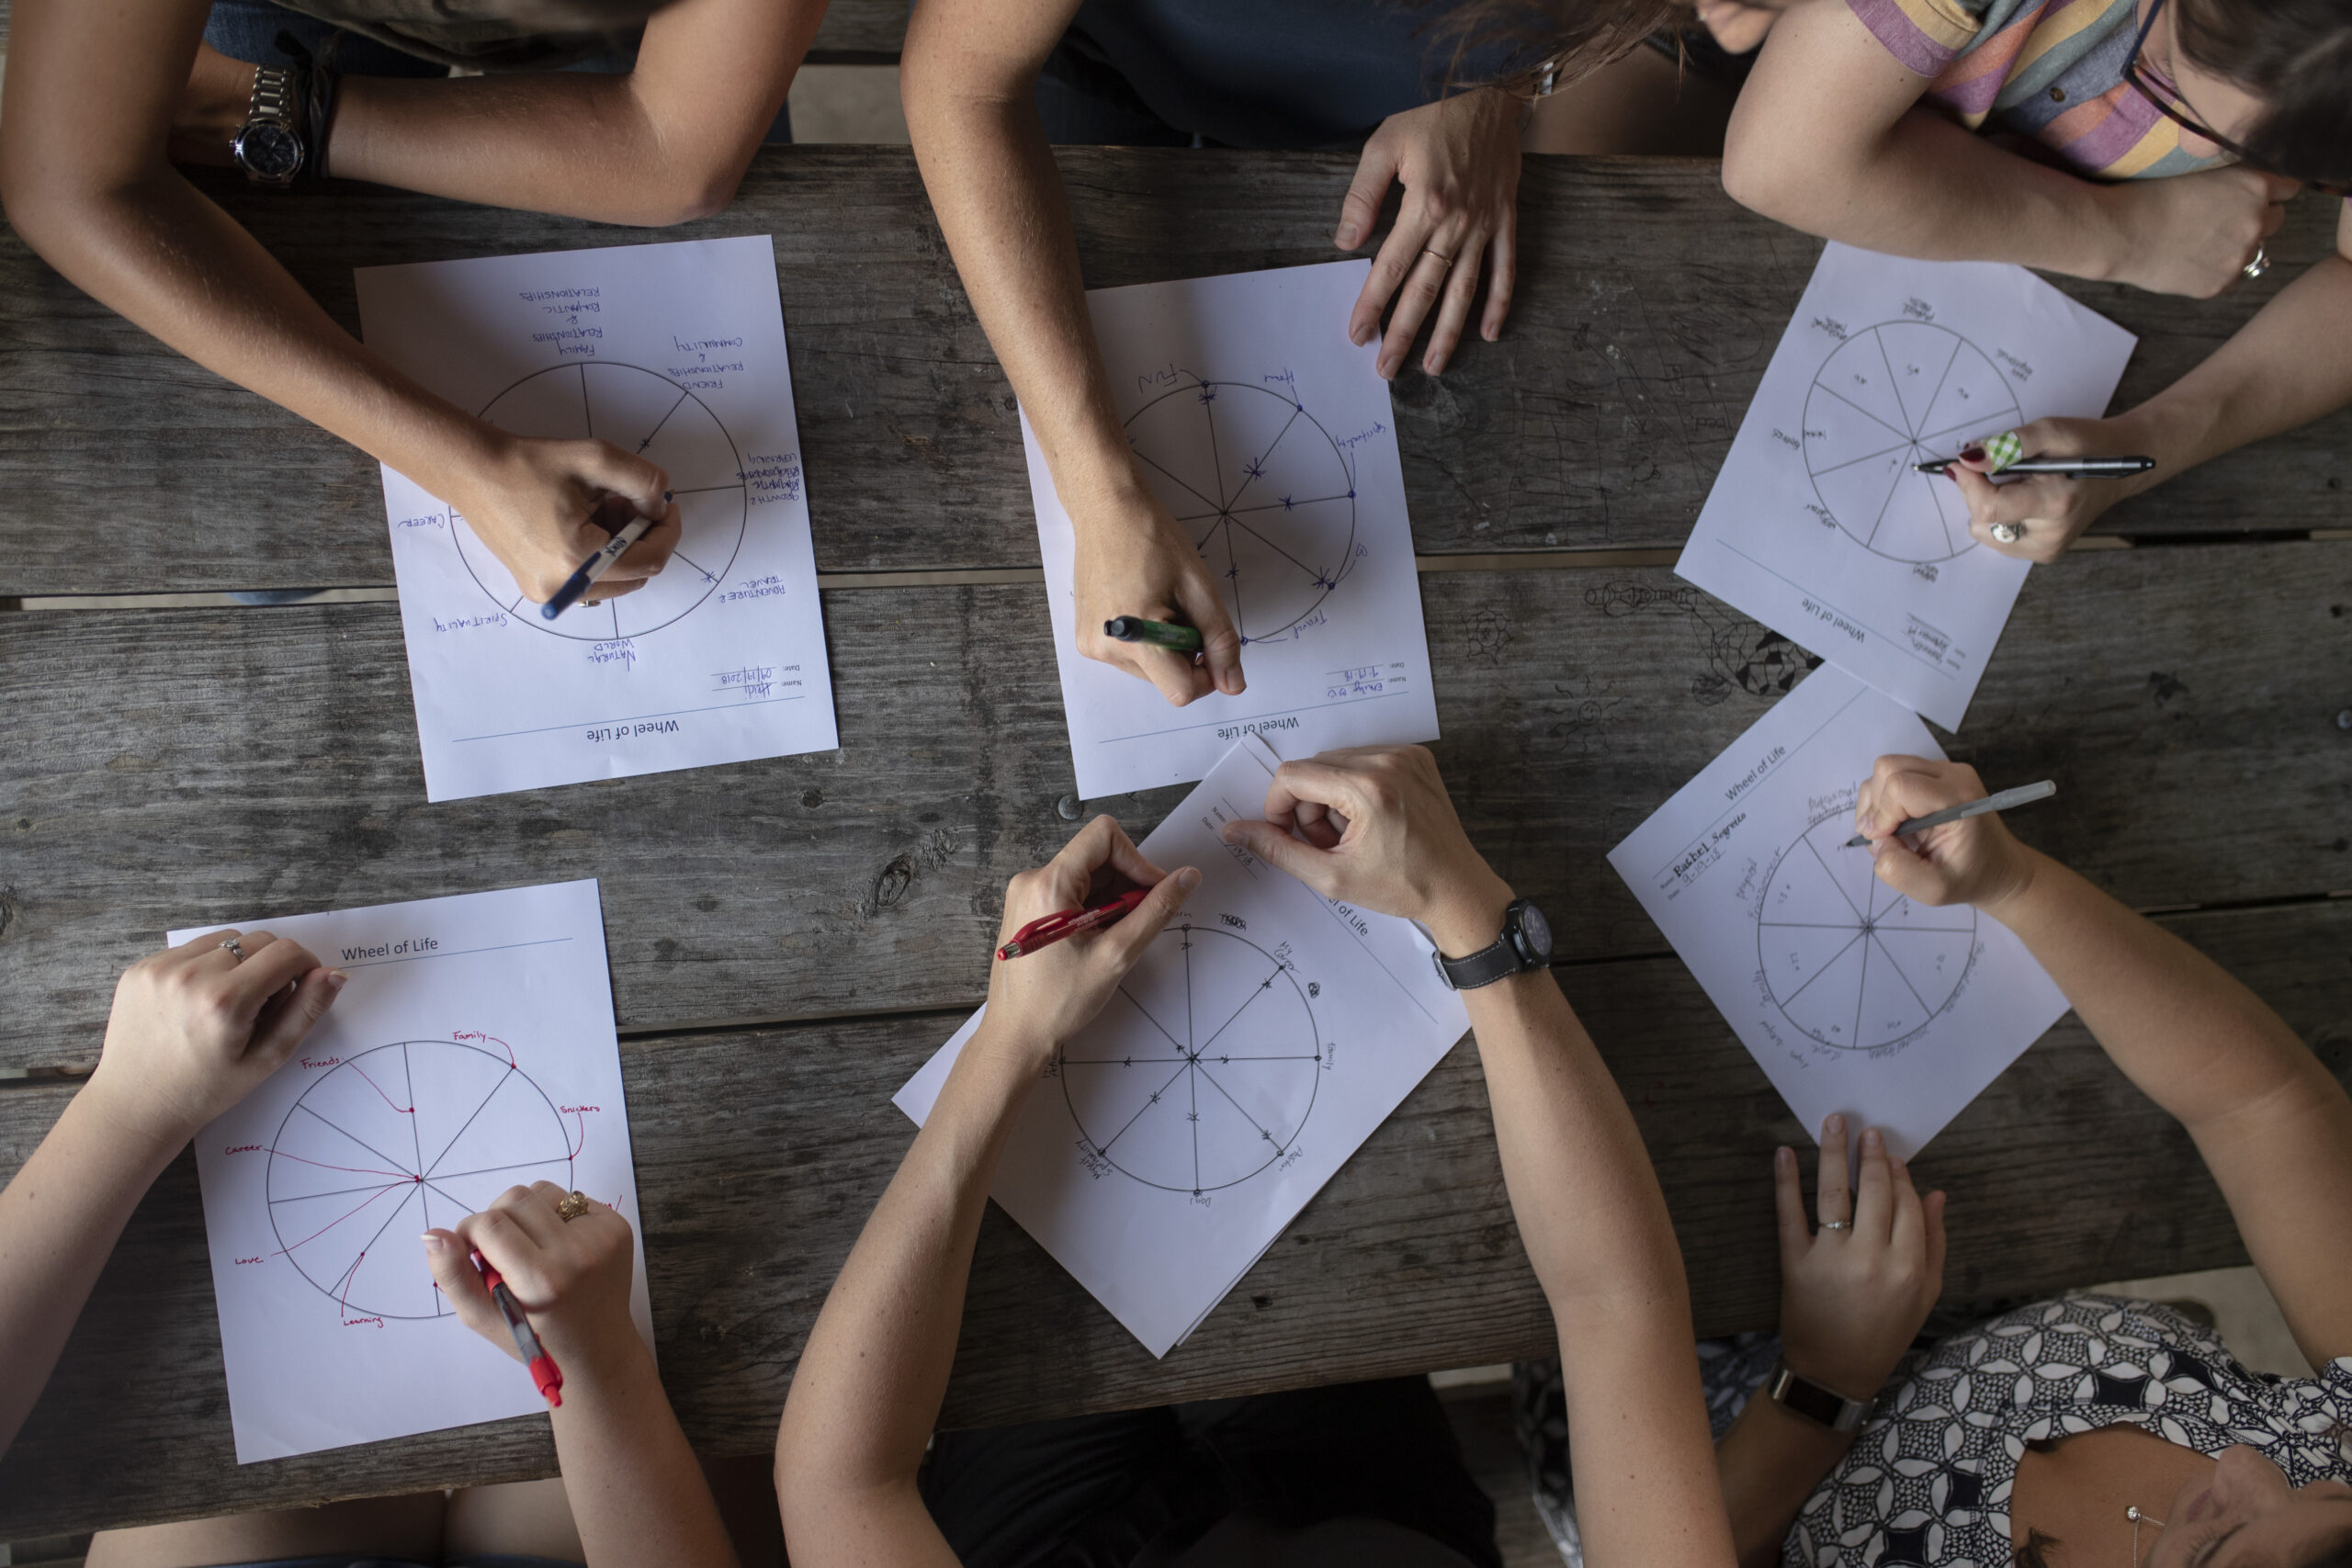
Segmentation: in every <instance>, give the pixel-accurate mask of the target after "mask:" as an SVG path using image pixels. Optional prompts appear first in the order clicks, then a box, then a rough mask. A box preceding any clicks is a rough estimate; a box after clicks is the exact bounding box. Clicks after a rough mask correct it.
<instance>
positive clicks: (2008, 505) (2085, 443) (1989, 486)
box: [1945, 419, 2167, 566]
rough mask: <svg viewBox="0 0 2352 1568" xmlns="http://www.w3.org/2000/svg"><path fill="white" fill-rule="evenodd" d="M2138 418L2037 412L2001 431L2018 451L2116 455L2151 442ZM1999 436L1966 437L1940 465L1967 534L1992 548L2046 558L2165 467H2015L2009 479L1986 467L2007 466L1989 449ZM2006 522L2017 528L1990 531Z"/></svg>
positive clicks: (2029, 454)
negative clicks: (2075, 470) (2009, 533)
mask: <svg viewBox="0 0 2352 1568" xmlns="http://www.w3.org/2000/svg"><path fill="white" fill-rule="evenodd" d="M2136 431H2137V426H2135V425H2133V424H2131V423H2130V422H2129V421H2128V420H2123V419H2037V420H2034V421H2033V422H2031V423H2028V424H2021V425H2019V426H2018V427H2017V429H2015V430H2012V431H2008V432H2007V433H2006V434H2007V435H2009V436H2012V437H2014V438H2015V440H2016V443H2017V446H2016V455H2015V456H2014V457H2010V458H2009V459H2008V462H2012V463H2014V462H2017V461H2018V460H2019V459H2021V458H2026V457H2128V456H2130V455H2131V453H2132V452H2134V451H2145V450H2147V449H2148V447H2149V446H2151V445H2152V443H2149V442H2147V441H2144V440H2142V439H2140V438H2139V436H2138V435H2137V434H2136ZM1999 440H2000V437H1998V436H1988V437H1985V438H1984V439H1981V440H1976V441H1973V442H1971V443H1970V444H1969V445H1968V446H1963V447H1962V448H1961V453H1960V461H1958V462H1957V463H1954V464H1953V465H1952V466H1951V468H1949V469H1947V470H1945V472H1946V476H1947V477H1948V478H1949V479H1951V482H1952V483H1954V484H1956V485H1958V486H1959V487H1960V493H1961V498H1962V500H1963V501H1965V502H1967V503H1968V532H1969V535H1970V536H1971V537H1973V539H1975V541H1976V542H1977V543H1978V544H1980V545H1983V546H1984V547H1985V548H1986V549H1988V550H1992V551H1994V552H1995V553H1996V554H1999V555H2005V556H2013V557H2015V558H2018V559H2019V560H2030V561H2037V562H2039V563H2041V565H2043V566H2047V565H2049V564H2050V563H2051V562H2052V561H2054V560H2056V559H2057V558H2059V557H2060V556H2062V555H2064V554H2065V553H2066V547H2067V546H2069V545H2071V544H2073V543H2074V542H2075V536H2077V535H2079V534H2080V533H2082V531H2083V530H2084V529H2086V528H2087V527H2089V526H2090V525H2091V524H2092V522H2093V521H2094V520H2096V519H2097V518H2098V514H2099V513H2102V512H2105V511H2106V510H2107V509H2108V508H2109V507H2110V506H2112V505H2114V504H2115V503H2116V502H2119V501H2121V500H2122V499H2123V498H2124V497H2125V496H2127V495H2131V494H2134V493H2136V492H2138V491H2143V490H2145V489H2147V488H2148V486H2150V485H2152V484H2156V483H2160V482H2162V480H2163V479H2165V478H2166V477H2167V476H2166V475H2165V472H2164V470H2163V468H2151V469H2149V470H2148V471H2147V472H2146V473H2144V474H2135V475H2133V476H2132V477H2131V478H2130V479H2066V478H2064V477H2063V476H2062V475H2058V474H2020V475H2018V477H2017V478H2016V479H2010V480H2009V481H2008V482H2007V483H2006V484H1995V483H1994V482H1993V481H1992V480H1991V479H1989V478H1987V477H1986V476H1987V475H1990V474H1997V473H1999V472H2000V471H2001V469H2002V468H2004V467H2005V466H2006V465H2005V464H2004V463H2003V462H2001V461H2000V460H1999V459H1998V458H1996V457H1994V456H1993V455H1992V454H1991V453H1990V452H1988V450H1987V445H1988V443H1992V442H1997V441H1999ZM2004 523H2005V524H2007V525H2009V526H2011V527H2013V528H2016V529H2017V530H2018V532H2019V534H2020V535H2021V536H2020V537H2019V538H2018V539H2017V540H2016V541H2015V542H2013V543H2005V542H2004V541H2002V540H2001V539H1999V538H1996V537H1995V536H1994V534H1993V528H1994V525H1996V524H2004Z"/></svg>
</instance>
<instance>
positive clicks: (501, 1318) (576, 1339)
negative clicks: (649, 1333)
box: [423, 1181, 650, 1409]
mask: <svg viewBox="0 0 2352 1568" xmlns="http://www.w3.org/2000/svg"><path fill="white" fill-rule="evenodd" d="M423 1239H424V1251H425V1262H426V1264H427V1266H428V1267H429V1268H430V1269H432V1271H433V1280H434V1283H435V1286H437V1287H438V1288H439V1290H440V1292H441V1294H442V1296H443V1297H444V1298H445V1299H446V1300H447V1302H448V1303H449V1304H450V1306H451V1307H452V1308H453V1309H454V1310H455V1311H456V1313H457V1314H458V1321H459V1322H461V1323H463V1324H464V1325H466V1326H467V1327H468V1328H470V1329H472V1330H473V1331H474V1332H475V1333H477V1334H479V1335H481V1337H483V1338H485V1339H488V1340H490V1341H491V1342H492V1343H493V1344H495V1345H498V1346H500V1347H501V1348H504V1349H506V1350H508V1351H509V1352H510V1353H511V1354H513V1355H514V1357H515V1359H516V1360H518V1361H521V1362H523V1363H524V1366H525V1368H526V1371H527V1373H528V1376H529V1381H530V1382H532V1383H533V1384H534V1385H536V1386H537V1389H538V1391H539V1393H540V1395H541V1397H542V1398H544V1399H545V1400H546V1401H547V1404H548V1407H549V1408H550V1409H553V1408H556V1407H559V1406H561V1405H562V1404H563V1403H564V1396H563V1391H564V1387H565V1384H566V1382H567V1381H569V1382H571V1383H572V1384H573V1385H574V1386H575V1388H577V1387H579V1386H581V1385H582V1383H583V1382H585V1383H586V1384H588V1385H591V1386H593V1385H594V1383H595V1382H597V1380H599V1379H600V1378H601V1377H603V1376H605V1375H606V1374H607V1373H608V1372H609V1371H610V1370H611V1369H612V1368H613V1367H614V1366H615V1365H616V1364H617V1363H621V1362H625V1361H626V1360H628V1359H631V1358H633V1357H636V1356H639V1355H649V1356H650V1352H649V1351H647V1350H646V1348H645V1343H644V1341H643V1340H642V1339H641V1338H640V1337H639V1335H638V1331H637V1323H636V1320H635V1319H634V1318H633V1317H632V1316H631V1315H630V1314H629V1291H630V1287H631V1285H632V1283H633V1282H634V1280H635V1278H636V1274H635V1260H636V1248H635V1247H634V1245H633V1238H632V1234H631V1232H630V1230H629V1225H628V1221H627V1220H624V1219H622V1218H621V1217H620V1215H619V1214H618V1213H615V1212H614V1211H613V1210H612V1209H611V1208H609V1207H607V1206H606V1205H605V1204H603V1203H599V1202H596V1201H594V1200H593V1199H590V1198H587V1197H586V1196H584V1195H582V1194H580V1193H576V1192H566V1191H565V1190H563V1189H561V1188H560V1187H558V1186H556V1185H555V1183H553V1182H551V1181H540V1182H535V1183H533V1184H532V1185H531V1186H529V1187H510V1188H508V1189H507V1190H505V1191H504V1192H502V1193H500V1194H499V1195H498V1197H496V1198H495V1199H493V1200H492V1201H491V1204H490V1207H488V1208H487V1209H484V1210H483V1211H481V1213H475V1214H469V1215H467V1216H466V1217H465V1218H464V1219H462V1220H459V1221H458V1224H457V1225H456V1227H455V1228H454V1229H451V1230H431V1231H427V1232H425V1233H424V1238H423ZM517 1375H518V1376H520V1375H521V1374H517Z"/></svg>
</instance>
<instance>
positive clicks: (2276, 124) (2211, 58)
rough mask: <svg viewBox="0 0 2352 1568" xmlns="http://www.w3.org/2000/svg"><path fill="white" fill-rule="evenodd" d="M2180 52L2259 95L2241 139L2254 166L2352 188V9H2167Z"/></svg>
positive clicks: (2290, 3) (2276, 2) (2273, 2)
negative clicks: (2174, 12)
mask: <svg viewBox="0 0 2352 1568" xmlns="http://www.w3.org/2000/svg"><path fill="white" fill-rule="evenodd" d="M2173 3H2174V4H2175V5H2177V6H2178V7H2179V19H2178V25H2179V29H2180V49H2181V52H2182V53H2183V54H2184V55H2186V56H2187V57H2188V59H2189V60H2191V61H2193V62H2195V63H2196V64H2198V65H2199V66H2200V67H2202V68H2203V69H2205V70H2207V71H2211V72H2212V73H2215V74H2217V75H2220V76H2224V77H2227V78H2228V79H2229V80H2230V81H2232V82H2233V83H2235V84H2236V85H2239V86H2241V87H2243V88H2245V90H2246V91H2247V92H2249V93H2254V94H2256V95H2258V96H2260V97H2261V98H2262V99H2263V100H2264V107H2263V111H2262V114H2261V117H2260V118H2258V119H2256V122H2255V124H2254V126H2253V128H2252V129H2251V130H2248V131H2247V132H2246V133H2245V135H2244V136H2243V137H2241V138H2240V139H2239V144H2240V145H2241V146H2243V147H2244V148H2245V152H2246V156H2247V159H2248V160H2249V161H2250V162H2252V163H2253V164H2256V166H2258V167H2261V168H2265V169H2270V170H2274V171H2276V172H2277V173H2278V174H2282V175H2290V176H2292V177H2293V178H2296V179H2300V180H2308V181H2312V182H2313V183H2316V184H2319V185H2324V186H2337V187H2341V186H2346V185H2352V4H2347V3H2346V0H2173Z"/></svg>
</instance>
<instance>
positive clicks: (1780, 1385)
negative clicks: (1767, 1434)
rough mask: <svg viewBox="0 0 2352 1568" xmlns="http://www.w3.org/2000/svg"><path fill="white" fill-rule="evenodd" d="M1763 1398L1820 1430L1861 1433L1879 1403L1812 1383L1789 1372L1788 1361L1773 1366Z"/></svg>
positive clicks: (1766, 1381) (1767, 1378)
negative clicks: (1860, 1430) (1826, 1428)
mask: <svg viewBox="0 0 2352 1568" xmlns="http://www.w3.org/2000/svg"><path fill="white" fill-rule="evenodd" d="M1764 1396H1765V1397H1766V1398H1767V1399H1770V1401H1771V1402H1772V1403H1773V1404H1777V1405H1779V1406H1780V1407H1781V1409H1783V1410H1792V1411H1794V1412H1796V1414H1798V1415H1799V1416H1804V1418H1805V1419H1806V1420H1808V1421H1810V1422H1812V1423H1813V1424H1814V1425H1815V1426H1817V1427H1828V1428H1829V1429H1830V1430H1831V1431H1833V1432H1851V1431H1855V1430H1858V1429H1859V1428H1860V1427H1861V1424H1862V1423H1863V1422H1865V1421H1867V1420H1869V1419H1870V1418H1871V1409H1872V1408H1873V1407H1874V1406H1875V1405H1876V1404H1877V1403H1878V1402H1877V1401H1876V1400H1871V1399H1849V1398H1847V1397H1846V1396H1845V1395H1844V1394H1842V1393H1838V1392H1837V1391H1836V1390H1834V1389H1826V1388H1824V1387H1822V1386H1821V1385H1820V1384H1819V1383H1817V1382H1807V1381H1806V1380H1805V1379H1804V1378H1801V1377H1799V1376H1797V1374H1796V1373H1795V1372H1793V1371H1790V1370H1789V1364H1788V1362H1786V1361H1775V1362H1773V1363H1772V1371H1771V1373H1770V1375H1769V1376H1768V1377H1766V1378H1765V1380H1764Z"/></svg>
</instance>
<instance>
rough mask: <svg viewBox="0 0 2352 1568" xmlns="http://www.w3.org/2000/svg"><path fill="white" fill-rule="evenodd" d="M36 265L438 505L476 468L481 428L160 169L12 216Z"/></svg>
mask: <svg viewBox="0 0 2352 1568" xmlns="http://www.w3.org/2000/svg"><path fill="white" fill-rule="evenodd" d="M10 216H11V217H12V218H14V219H15V220H16V221H17V228H18V230H19V232H20V233H22V234H23V236H24V238H25V239H26V241H27V242H28V243H30V244H31V245H32V246H33V248H34V249H36V250H38V251H39V252H40V254H41V255H42V256H43V258H44V259H46V260H47V261H48V262H49V263H50V264H51V265H53V266H55V267H56V268H57V270H58V271H59V272H61V273H62V274H64V275H65V276H67V277H68V278H70V279H71V280H72V281H73V282H74V283H75V284H76V285H78V286H79V287H80V288H83V289H84V290H85V291H86V292H88V293H89V294H90V295H91V296H92V297H94V298H95V299H97V300H98V301H99V302H101V303H102V304H105V305H107V306H110V307H111V308H113V309H114V310H119V311H120V312H121V313H122V314H123V315H124V316H126V317H128V318H129V319H130V320H131V321H134V322H135V323H137V324H138V325H139V326H141V327H142V328H144V329H145V330H146V331H148V332H150V333H153V334H154V335H155V336H156V337H157V338H159V339H161V340H162V341H163V342H164V343H165V344H169V345H170V346H171V347H173V348H175V349H176V350H178V351H179V352H180V353H182V354H185V355H187V356H188V357H189V358H190V359H193V360H195V361H196V362H197V363H198V364H199V365H202V366H204V367H206V368H207V369H209V370H212V371H214V372H216V373H217V374H219V375H220V376H222V377H225V378H228V379H230V380H232V381H234V382H237V383H238V384H240V385H242V386H243V387H245V388H247V389H251V390H253V391H254V392H257V393H259V394H260V395H261V396H263V397H265V398H267V399H269V400H271V401H273V402H276V403H278V404H280V405H281V406H283V407H285V408H287V409H288V410H290V411H292V412H295V413H296V414H299V415H300V416H301V417H302V418H304V419H307V420H309V421H310V422H311V423H314V424H317V425H320V426H322V428H324V429H326V430H328V431H330V432H332V433H333V434H336V435H338V436H341V437H342V438H343V439H345V440H346V441H349V442H351V443H352V444H353V445H354V446H358V447H359V448H361V449H362V450H363V451H366V452H367V453H368V455H369V456H371V457H375V458H377V459H378V460H379V461H381V462H385V463H390V465H391V466H392V467H394V468H398V469H400V470H401V472H403V473H405V474H407V475H409V476H410V477H411V478H413V479H416V480H417V481H418V482H419V483H420V484H424V485H425V486H426V487H427V488H428V489H433V490H435V493H441V494H447V493H449V490H448V489H445V488H443V486H444V484H445V483H447V482H449V481H451V480H453V479H454V476H455V474H456V473H457V471H458V468H459V467H460V466H461V465H463V464H465V463H468V462H469V461H473V460H477V459H480V458H481V457H483V456H485V453H484V451H483V441H482V437H483V436H484V435H485V434H486V431H485V430H484V427H482V426H481V425H480V424H479V423H477V422H475V421H473V420H471V419H469V418H468V417H466V416H465V415H464V414H463V413H461V412H459V411H458V410H457V409H456V408H454V407H452V406H451V405H449V404H448V403H447V402H446V401H444V400H442V399H439V398H437V397H435V396H433V395H432V394H430V393H428V392H426V391H425V390H424V389H422V388H420V387H418V386H417V385H416V384H415V383H413V382H412V381H410V380H409V379H408V378H406V377H403V376H401V375H400V374H399V373H398V372H396V371H394V370H393V369H391V367H389V366H387V365H385V364H384V363H383V362H382V361H380V360H379V359H378V358H376V356H375V355H371V354H369V353H368V350H367V349H366V348H365V347H364V346H363V345H361V344H359V343H357V342H356V341H355V340H354V339H353V338H352V337H351V335H350V334H349V333H345V332H344V331H343V329H342V328H340V327H338V326H337V325H336V324H335V323H334V321H333V320H332V319H331V318H329V317H328V315H327V313H326V312H325V311H324V310H321V309H320V308H319V306H318V303H317V302H316V301H315V300H313V299H311V298H310V296H309V295H307V294H305V293H303V291H302V289H301V288H300V286H299V285H298V284H296V283H295V281H294V279H293V278H292V277H291V276H288V274H287V272H286V269H285V268H284V267H282V266H280V265H278V264H277V260H276V258H274V257H273V256H271V255H270V254H269V253H268V252H267V251H266V250H264V249H263V248H262V247H261V245H260V243H258V242H256V241H255V240H254V238H253V236H252V235H250V234H248V233H247V232H246V231H244V230H243V228H241V227H240V226H239V225H238V224H237V223H236V222H235V221H234V220H232V219H231V218H230V217H229V215H228V214H227V213H225V212H223V211H222V210H221V209H220V208H218V207H216V206H214V205H213V204H212V203H211V202H210V201H209V200H207V199H206V198H205V197H203V196H202V195H201V194H199V193H198V191H197V190H196V189H195V187H194V186H190V185H189V184H188V183H187V181H186V180H185V179H183V178H181V177H180V176H179V175H177V174H175V173H174V172H172V171H171V170H169V169H167V168H162V167H158V168H156V169H155V170H154V171H153V172H152V173H150V174H146V175H141V176H140V177H139V178H137V179H136V180H135V181H131V182H127V183H125V184H123V185H121V186H114V187H110V188H92V187H82V188H79V189H76V190H74V191H72V192H70V193H69V192H49V193H43V194H41V195H40V196H39V197H35V198H33V199H31V200H29V201H27V202H21V203H16V204H12V206H11V209H10Z"/></svg>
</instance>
